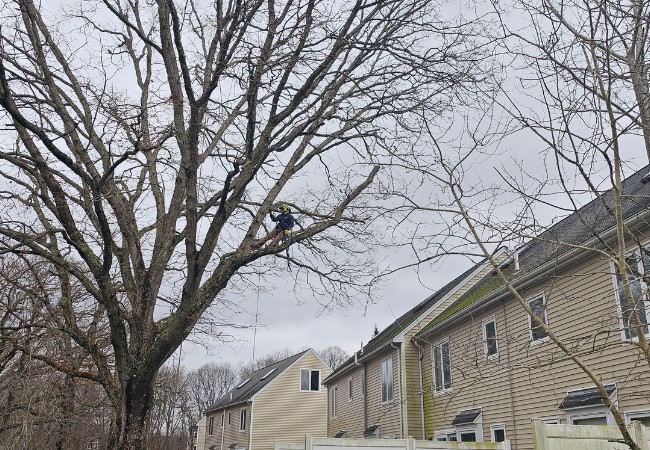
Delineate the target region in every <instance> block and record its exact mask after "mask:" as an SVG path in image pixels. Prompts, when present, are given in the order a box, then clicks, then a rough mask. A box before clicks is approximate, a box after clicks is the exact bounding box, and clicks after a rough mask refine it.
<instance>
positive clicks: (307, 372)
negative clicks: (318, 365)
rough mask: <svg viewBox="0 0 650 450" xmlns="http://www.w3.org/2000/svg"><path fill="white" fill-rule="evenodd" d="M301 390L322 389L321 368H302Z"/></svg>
mask: <svg viewBox="0 0 650 450" xmlns="http://www.w3.org/2000/svg"><path fill="white" fill-rule="evenodd" d="M300 390H301V391H319V390H320V370H312V369H300Z"/></svg>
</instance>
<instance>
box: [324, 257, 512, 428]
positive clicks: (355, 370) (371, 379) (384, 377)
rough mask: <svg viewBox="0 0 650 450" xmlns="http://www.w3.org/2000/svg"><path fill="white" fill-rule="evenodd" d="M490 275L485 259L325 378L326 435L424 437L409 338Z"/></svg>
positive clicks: (417, 366) (419, 391)
mask: <svg viewBox="0 0 650 450" xmlns="http://www.w3.org/2000/svg"><path fill="white" fill-rule="evenodd" d="M506 256H507V254H506V251H505V249H500V250H498V251H497V252H496V253H495V255H494V257H495V258H496V259H497V260H503V259H504V258H505V257H506ZM490 270H491V266H490V265H489V264H488V263H487V261H485V260H484V261H481V262H479V263H477V264H475V265H474V266H473V267H471V268H470V269H469V270H467V271H466V272H465V273H463V274H462V275H460V276H458V277H457V278H456V279H455V280H453V281H452V282H451V283H449V284H447V285H446V286H444V287H443V288H441V289H440V290H438V291H437V292H436V293H434V294H433V295H431V296H430V297H428V298H427V299H425V300H424V301H422V302H420V303H419V304H418V305H416V306H415V307H413V308H411V309H410V310H409V311H407V312H406V313H404V314H403V315H402V316H401V317H399V318H398V319H397V320H395V321H394V322H393V323H392V324H391V325H389V326H388V327H387V328H386V329H384V330H383V331H381V332H380V333H379V334H378V335H377V336H375V337H374V338H373V339H372V340H370V342H368V343H367V344H366V345H365V346H362V348H361V350H360V351H358V352H356V353H355V354H354V355H353V356H352V357H351V358H350V359H349V360H348V361H346V362H345V363H344V364H342V365H341V366H340V367H338V368H337V369H336V370H335V371H334V372H333V373H332V374H331V375H330V376H329V377H328V378H326V379H325V381H324V384H325V385H326V386H327V389H328V404H329V407H328V425H327V435H328V436H330V437H336V436H338V437H344V436H345V437H349V438H364V437H366V438H368V437H381V438H391V437H392V438H404V437H407V436H412V437H414V438H416V439H422V438H423V436H424V429H425V424H424V417H423V396H422V385H421V383H420V381H421V377H420V373H421V371H420V359H419V350H418V348H417V346H416V344H414V343H413V342H412V341H411V337H412V336H414V335H415V333H416V332H418V331H419V330H420V329H421V328H422V327H423V326H424V325H426V324H427V323H428V322H429V321H430V320H431V319H432V318H433V317H435V316H436V315H437V314H438V313H439V312H440V311H442V310H443V309H444V308H445V307H447V306H448V305H449V304H451V303H452V302H453V301H454V300H455V299H457V298H458V297H459V296H460V295H462V294H463V293H464V292H465V291H466V290H467V289H468V288H469V287H471V286H472V285H473V284H474V283H476V282H477V281H478V280H480V279H481V278H482V277H484V276H485V275H486V274H488V273H489V272H490Z"/></svg>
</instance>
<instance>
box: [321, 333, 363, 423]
mask: <svg viewBox="0 0 650 450" xmlns="http://www.w3.org/2000/svg"><path fill="white" fill-rule="evenodd" d="M361 351H363V342H362V343H361V350H359V352H361ZM359 352H354V365H355V366H358V367H361V370H363V429H364V430H365V429H366V428H368V390H367V386H368V383H367V382H366V379H367V376H368V374H367V373H366V365H365V364H362V363H360V362H359V359H358V356H359ZM328 418H329V414H328ZM328 420H329V419H328Z"/></svg>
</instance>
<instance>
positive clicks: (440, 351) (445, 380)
mask: <svg viewBox="0 0 650 450" xmlns="http://www.w3.org/2000/svg"><path fill="white" fill-rule="evenodd" d="M431 351H432V353H433V355H432V360H433V378H434V380H433V381H434V384H435V389H436V392H441V391H446V390H447V389H451V358H450V355H449V340H446V341H443V342H440V343H438V344H437V345H434V346H433V347H432V349H431Z"/></svg>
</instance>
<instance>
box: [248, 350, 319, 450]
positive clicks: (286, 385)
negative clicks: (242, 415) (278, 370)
mask: <svg viewBox="0 0 650 450" xmlns="http://www.w3.org/2000/svg"><path fill="white" fill-rule="evenodd" d="M300 369H313V370H320V381H321V382H322V381H323V380H324V379H325V378H326V377H328V376H329V374H330V373H331V370H330V368H329V367H327V366H326V365H325V364H323V363H322V362H321V360H320V359H318V357H317V356H316V355H315V354H314V353H313V352H311V351H310V352H307V353H306V354H305V355H304V356H303V357H302V358H300V359H299V360H298V361H296V362H295V363H294V364H293V366H291V367H290V368H289V369H287V370H286V371H285V372H284V373H282V374H281V375H280V376H278V377H277V378H276V379H275V380H273V381H272V382H271V383H270V384H269V385H268V386H266V388H265V389H263V390H262V391H261V392H259V393H258V394H257V395H256V396H255V398H254V404H253V416H252V417H253V440H252V449H251V450H272V449H273V445H274V442H275V441H279V442H285V443H295V444H299V443H304V442H305V435H306V434H312V435H315V436H326V433H327V389H326V388H325V387H324V386H322V385H321V386H320V390H319V391H317V392H315V391H304V392H302V391H300Z"/></svg>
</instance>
